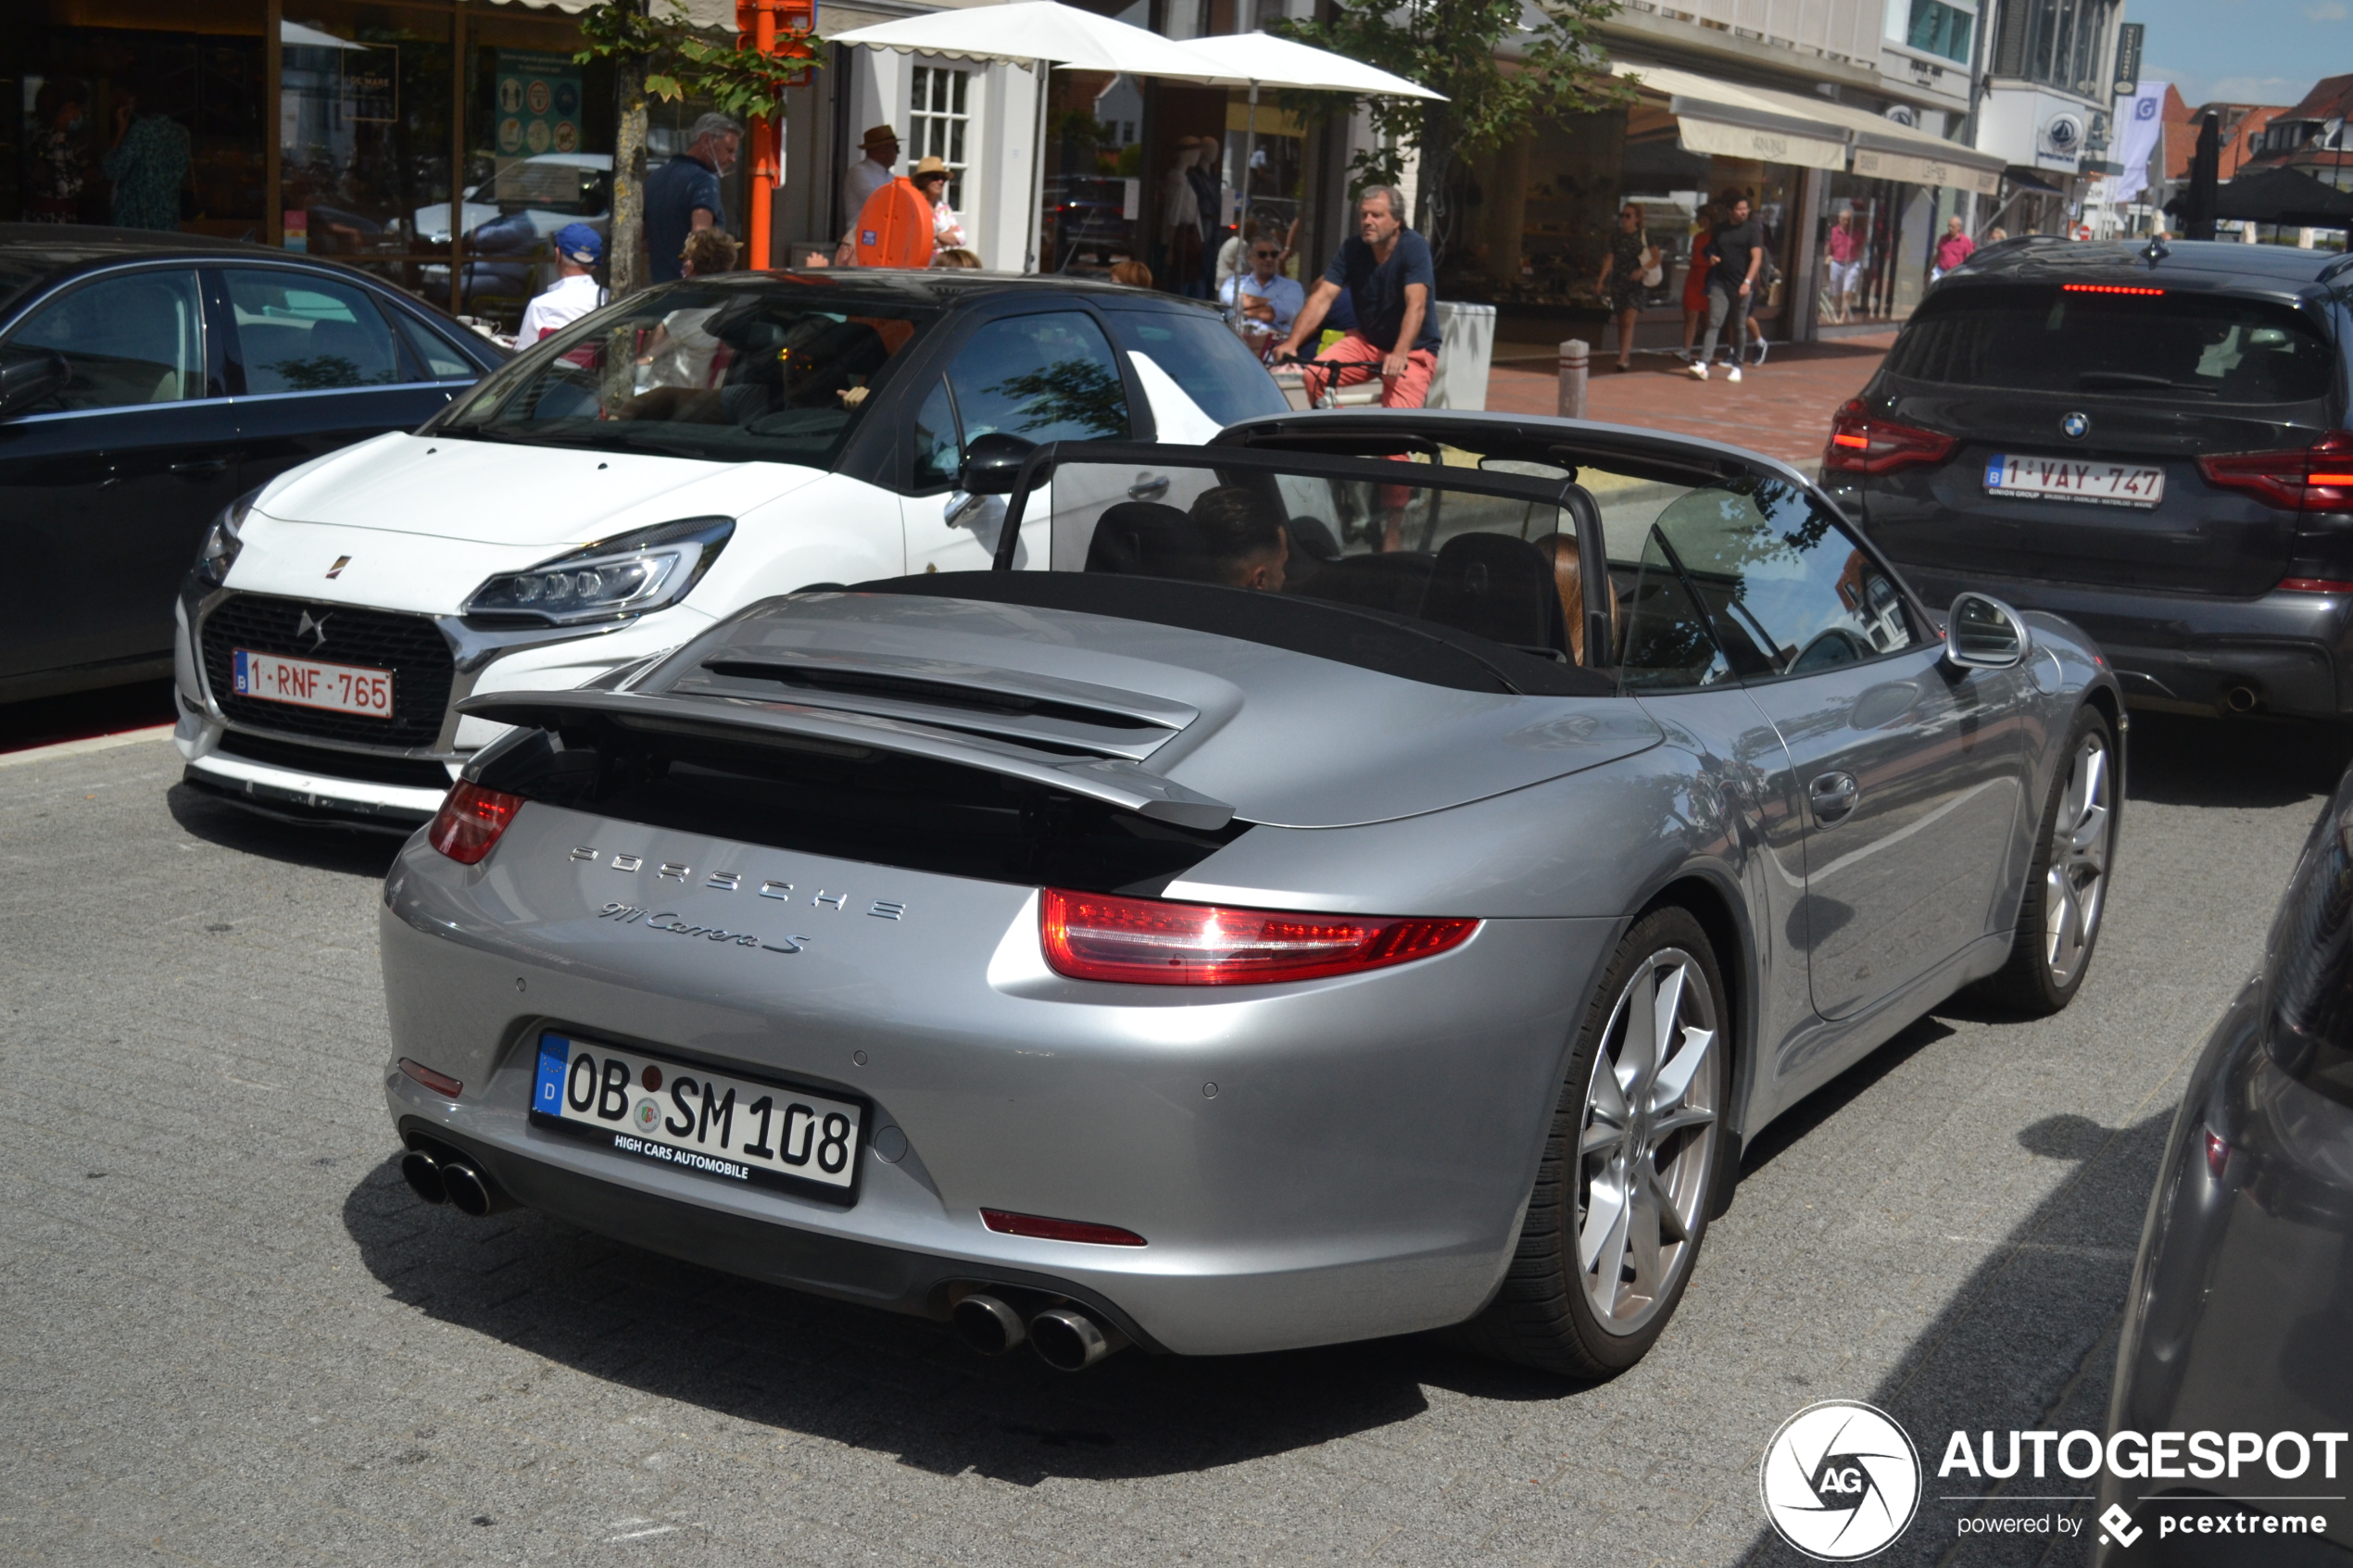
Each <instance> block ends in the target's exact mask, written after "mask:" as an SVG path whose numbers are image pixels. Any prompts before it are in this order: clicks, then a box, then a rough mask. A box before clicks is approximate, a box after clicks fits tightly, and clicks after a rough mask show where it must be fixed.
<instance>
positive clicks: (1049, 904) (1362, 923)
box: [1038, 887, 1478, 985]
mask: <svg viewBox="0 0 2353 1568" xmlns="http://www.w3.org/2000/svg"><path fill="white" fill-rule="evenodd" d="M1476 930H1478V922H1477V921H1475V920H1457V919H1432V918H1427V917H1420V916H1386V915H1326V914H1309V913H1304V912H1302V911H1298V910H1292V909H1224V908H1221V907H1219V906H1217V905H1214V904H1176V903H1169V902H1165V901H1164V900H1161V899H1158V898H1126V897H1120V896H1118V895H1116V894H1110V893H1070V892H1065V891H1063V889H1061V888H1058V887H1050V888H1048V889H1046V890H1045V893H1044V894H1043V896H1042V897H1040V898H1039V900H1038V934H1039V936H1040V937H1041V939H1042V940H1043V942H1044V945H1045V948H1046V962H1047V964H1048V965H1049V966H1050V967H1051V968H1052V970H1053V971H1054V972H1055V973H1057V974H1063V975H1068V976H1069V977H1070V978H1071V979H1073V980H1115V981H1121V982H1124V983H1126V984H1128V985H1270V984H1272V983H1274V982H1276V981H1281V980H1322V979H1326V978H1327V977H1329V976H1331V975H1335V974H1354V973H1357V972H1361V971H1364V970H1372V969H1385V968H1387V967H1388V966H1389V965H1390V964H1400V963H1409V962H1411V961H1412V960H1416V959H1426V958H1429V957H1432V956H1433V955H1435V954H1439V953H1442V952H1445V951H1446V950H1447V949H1448V948H1450V947H1459V946H1461V945H1462V944H1463V943H1464V942H1465V941H1466V940H1468V938H1469V936H1470V934H1471V933H1472V932H1474V931H1476Z"/></svg>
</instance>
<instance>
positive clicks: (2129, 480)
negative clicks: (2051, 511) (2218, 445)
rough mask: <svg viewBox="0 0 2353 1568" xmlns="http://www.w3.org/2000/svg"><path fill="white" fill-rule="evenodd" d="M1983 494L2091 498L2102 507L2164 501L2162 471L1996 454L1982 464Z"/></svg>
mask: <svg viewBox="0 0 2353 1568" xmlns="http://www.w3.org/2000/svg"><path fill="white" fill-rule="evenodd" d="M1985 493H1986V494H1987V495H2028V496H2033V497H2035V498H2037V499H2040V500H2048V501H2092V502H2096V503H2097V504H2099V505H2101V506H2108V507H2153V506H2155V505H2157V504H2158V502H2159V501H2162V500H2163V499H2165V470H2163V469H2160V468H2154V467H2150V466H2148V465H2145V464H2133V463H2099V462H2087V461H2083V460H2080V459H2078V458H2028V457H2020V456H2019V455H2017V454H2016V453H2007V454H1997V455H1996V456H1994V457H1992V458H1987V459H1986V462H1985Z"/></svg>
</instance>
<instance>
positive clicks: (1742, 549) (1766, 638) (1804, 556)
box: [1655, 478, 1919, 675]
mask: <svg viewBox="0 0 2353 1568" xmlns="http://www.w3.org/2000/svg"><path fill="white" fill-rule="evenodd" d="M1655 532H1656V533H1657V534H1658V535H1659V536H1660V538H1662V539H1663V540H1664V541H1665V542H1666V544H1667V547H1668V548H1669V549H1670V550H1671V551H1672V552H1673V554H1674V556H1675V558H1676V559H1677V560H1678V562H1680V565H1681V566H1682V568H1683V571H1684V573H1685V575H1686V576H1687V577H1688V578H1689V580H1690V582H1691V584H1692V588H1693V590H1694V591H1696V592H1697V594H1698V596H1699V597H1700V599H1701V600H1702V601H1703V603H1704V604H1705V607H1706V609H1707V614H1708V619H1709V622H1710V625H1711V627H1712V629H1713V630H1714V632H1715V633H1716V640H1717V642H1718V644H1719V645H1720V646H1721V647H1722V648H1723V650H1724V652H1725V654H1726V655H1727V656H1728V657H1729V658H1730V660H1731V662H1732V665H1733V667H1734V669H1735V670H1736V671H1738V672H1739V673H1741V674H1743V675H1776V674H1803V673H1805V672H1806V671H1814V670H1826V669H1829V668H1831V667H1832V666H1834V665H1840V664H1856V663H1860V662H1862V661H1864V660H1866V659H1877V658H1879V657H1880V656H1881V655H1882V654H1888V653H1894V652H1895V651H1896V650H1898V649H1900V648H1906V647H1910V646H1912V645H1913V644H1914V643H1916V642H1917V641H1919V637H1918V635H1917V633H1915V631H1914V629H1913V627H1912V623H1911V620H1910V618H1909V616H1907V615H1906V612H1905V608H1904V596H1903V595H1902V593H1901V592H1900V591H1898V589H1897V588H1896V585H1895V583H1894V581H1893V580H1892V579H1891V578H1889V576H1888V575H1887V573H1886V572H1884V571H1881V569H1880V568H1879V566H1878V564H1877V563H1876V562H1874V561H1873V560H1872V559H1871V558H1870V557H1869V555H1868V554H1866V553H1865V552H1864V550H1863V548H1862V546H1859V545H1857V544H1856V542H1855V540H1854V538H1853V537H1852V536H1851V535H1850V534H1848V533H1847V532H1846V531H1845V530H1844V529H1843V527H1841V526H1840V525H1839V522H1838V521H1837V520H1836V519H1835V518H1834V517H1832V516H1831V514H1830V512H1829V511H1828V510H1826V509H1824V508H1821V507H1819V506H1818V505H1817V504H1815V502H1814V501H1812V500H1811V499H1810V498H1809V497H1808V496H1807V495H1806V493H1805V492H1804V491H1802V490H1800V489H1798V488H1797V487H1796V486H1794V485H1792V484H1786V483H1780V481H1777V480H1771V479H1756V478H1750V479H1741V480H1736V481H1733V482H1731V483H1725V484H1714V485H1709V486H1707V487H1706V488H1705V489H1700V490H1693V491H1691V492H1689V493H1688V494H1686V495H1681V496H1680V497H1678V498H1677V499H1676V500H1674V501H1673V502H1671V503H1669V504H1668V505H1667V508H1666V509H1665V510H1663V511H1661V512H1660V513H1659V515H1658V521H1657V523H1656V527H1655Z"/></svg>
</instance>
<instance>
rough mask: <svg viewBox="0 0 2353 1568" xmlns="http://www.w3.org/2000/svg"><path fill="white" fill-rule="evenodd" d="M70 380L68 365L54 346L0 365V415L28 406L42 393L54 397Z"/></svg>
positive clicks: (70, 368) (71, 373) (37, 400)
mask: <svg viewBox="0 0 2353 1568" xmlns="http://www.w3.org/2000/svg"><path fill="white" fill-rule="evenodd" d="M72 380H73V370H72V367H70V366H69V365H68V364H67V363H66V357H65V356H64V355H62V354H59V353H58V352H57V351H56V350H55V349H51V350H50V351H49V352H48V353H46V354H36V355H33V356H31V358H24V359H12V360H10V361H9V362H8V363H7V364H5V365H0V416H5V415H8V414H14V413H17V412H19V410H21V409H25V408H31V407H32V406H33V405H34V404H35V403H38V402H40V401H41V400H42V399H43V398H44V397H54V396H56V395H57V394H58V393H60V392H63V391H64V390H65V389H66V387H67V385H68V383H70V382H71V381H72Z"/></svg>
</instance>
